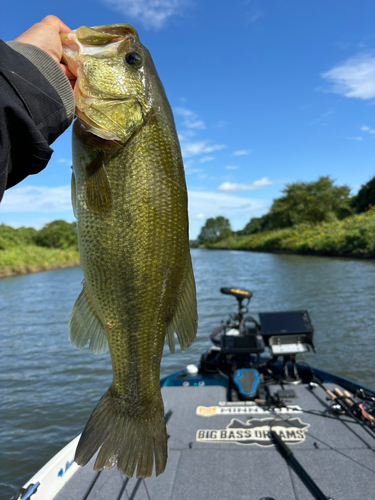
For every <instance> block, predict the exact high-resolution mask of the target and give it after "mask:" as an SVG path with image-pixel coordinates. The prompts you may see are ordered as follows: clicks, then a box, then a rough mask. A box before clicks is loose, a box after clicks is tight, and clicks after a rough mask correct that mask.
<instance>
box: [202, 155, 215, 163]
mask: <svg viewBox="0 0 375 500" xmlns="http://www.w3.org/2000/svg"><path fill="white" fill-rule="evenodd" d="M214 159H215V158H214V157H213V156H204V157H203V158H201V159H200V160H199V161H200V163H206V162H207V161H212V160H214Z"/></svg>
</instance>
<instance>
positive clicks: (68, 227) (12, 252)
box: [0, 221, 79, 278]
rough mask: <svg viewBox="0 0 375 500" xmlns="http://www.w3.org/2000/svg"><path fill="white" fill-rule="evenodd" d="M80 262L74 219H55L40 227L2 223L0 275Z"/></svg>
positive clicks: (48, 268)
mask: <svg viewBox="0 0 375 500" xmlns="http://www.w3.org/2000/svg"><path fill="white" fill-rule="evenodd" d="M78 265H79V254H78V244H77V228H76V223H75V222H73V223H72V224H69V223H68V222H65V221H54V222H51V223H50V224H47V225H46V226H44V227H43V228H42V229H40V230H39V231H37V230H36V229H33V228H25V227H20V228H18V229H14V228H12V227H10V226H6V225H4V224H1V225H0V278H6V277H9V276H17V275H21V274H28V273H35V272H40V271H47V270H51V269H61V268H64V267H73V266H78Z"/></svg>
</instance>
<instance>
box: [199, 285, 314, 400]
mask: <svg viewBox="0 0 375 500" xmlns="http://www.w3.org/2000/svg"><path fill="white" fill-rule="evenodd" d="M220 292H221V293H223V294H226V295H232V296H234V297H235V298H236V299H237V302H238V312H237V313H232V314H230V315H229V320H228V321H227V322H226V323H225V324H224V323H222V325H221V326H220V327H218V328H216V330H214V331H213V332H212V334H211V335H210V338H211V341H212V343H213V344H214V345H215V346H216V347H213V348H211V350H210V351H209V352H208V353H207V354H205V355H203V356H202V360H201V366H202V367H203V368H204V369H207V370H208V371H217V370H219V371H221V372H223V373H225V374H226V376H228V377H229V379H230V381H231V384H232V385H233V387H234V388H235V390H236V392H237V393H238V397H239V398H240V399H242V400H252V399H254V398H259V399H262V396H261V395H260V394H259V391H260V390H261V388H262V386H264V384H263V383H262V379H263V375H262V373H259V371H258V368H259V367H260V365H262V367H263V368H261V369H260V371H261V372H262V371H263V372H264V374H265V376H267V373H269V370H268V371H267V370H266V371H264V366H265V365H264V360H261V359H260V357H259V355H260V354H261V353H262V352H264V350H265V348H266V347H268V348H269V353H270V355H271V357H272V359H271V360H270V361H269V362H268V364H269V363H271V364H273V363H274V362H276V360H277V359H278V358H279V356H282V358H283V377H282V380H283V383H286V384H299V383H301V378H300V376H299V374H298V370H297V365H296V356H297V354H299V353H304V352H307V351H309V350H310V349H312V350H313V351H315V349H314V344H313V341H312V338H313V332H314V330H313V327H312V324H311V321H310V318H309V315H308V312H307V311H282V312H275V313H273V312H271V313H270V312H265V313H259V314H258V316H259V321H257V320H256V319H255V318H253V317H252V316H247V315H246V314H247V312H248V305H249V303H250V299H251V297H252V296H253V293H252V292H250V290H246V289H244V288H239V287H223V288H221V289H220Z"/></svg>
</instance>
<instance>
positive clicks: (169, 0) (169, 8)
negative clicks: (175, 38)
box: [103, 0, 190, 29]
mask: <svg viewBox="0 0 375 500" xmlns="http://www.w3.org/2000/svg"><path fill="white" fill-rule="evenodd" d="M103 2H104V3H105V4H107V5H108V6H110V7H112V8H114V9H115V10H118V11H120V12H122V13H123V14H124V16H126V18H127V19H129V18H133V19H136V20H137V21H139V22H140V23H142V24H143V26H144V27H145V28H154V29H160V28H163V27H164V25H165V24H166V21H167V20H168V19H169V18H170V17H171V16H174V15H181V14H182V12H183V8H184V7H185V6H186V5H188V4H189V3H190V2H189V1H188V0H103Z"/></svg>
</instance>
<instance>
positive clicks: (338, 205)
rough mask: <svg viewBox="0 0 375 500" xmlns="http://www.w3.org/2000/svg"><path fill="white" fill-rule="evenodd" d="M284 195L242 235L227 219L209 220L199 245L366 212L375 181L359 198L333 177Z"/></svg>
mask: <svg viewBox="0 0 375 500" xmlns="http://www.w3.org/2000/svg"><path fill="white" fill-rule="evenodd" d="M282 193H283V195H282V196H281V197H280V198H277V199H275V200H274V201H273V203H272V205H271V207H270V209H269V212H268V213H267V214H265V215H263V216H262V217H253V218H252V219H250V221H249V222H248V223H247V224H246V226H245V227H244V228H243V229H242V230H240V231H232V230H231V226H230V222H229V220H228V219H226V218H225V217H222V216H219V217H215V218H209V219H207V220H206V223H205V225H204V226H203V227H202V229H201V232H200V234H199V236H198V240H197V244H198V245H199V244H206V243H215V242H217V241H220V240H224V239H225V238H228V237H229V236H231V235H232V234H235V235H238V236H245V235H250V234H255V233H259V232H263V231H271V230H275V229H282V228H287V227H292V226H295V225H299V224H308V225H310V226H311V225H317V224H320V223H322V222H332V221H334V220H341V219H344V218H345V217H348V216H350V215H354V214H358V213H361V212H365V211H367V210H369V209H370V208H371V207H372V206H373V205H375V177H373V178H372V179H370V180H369V181H368V182H367V183H366V184H364V185H362V186H361V188H360V190H359V191H358V193H357V194H356V195H355V196H350V188H349V187H348V186H346V185H343V186H336V185H335V183H334V181H333V180H332V179H331V178H330V177H329V176H322V177H319V178H318V180H316V181H312V182H293V183H290V184H287V185H286V186H285V189H284V190H283V191H282Z"/></svg>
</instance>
